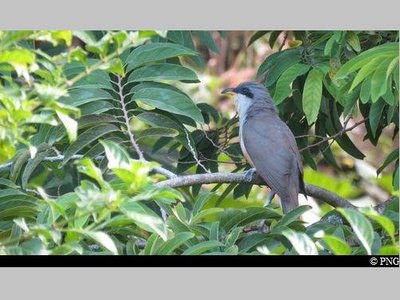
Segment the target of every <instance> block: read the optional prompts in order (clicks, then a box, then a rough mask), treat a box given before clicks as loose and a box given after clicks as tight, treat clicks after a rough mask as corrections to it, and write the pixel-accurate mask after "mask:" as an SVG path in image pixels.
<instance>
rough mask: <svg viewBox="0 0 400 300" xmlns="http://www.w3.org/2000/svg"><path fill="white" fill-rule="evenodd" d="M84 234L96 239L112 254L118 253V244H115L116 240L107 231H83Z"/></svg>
mask: <svg viewBox="0 0 400 300" xmlns="http://www.w3.org/2000/svg"><path fill="white" fill-rule="evenodd" d="M83 234H84V235H86V236H87V237H89V238H91V239H92V240H94V241H95V242H96V243H99V244H100V245H101V246H102V247H104V248H106V249H107V250H109V251H110V252H111V253H112V254H114V255H117V254H118V250H117V246H115V243H114V241H113V240H112V239H111V237H110V236H109V235H108V234H107V233H105V232H101V231H83Z"/></svg>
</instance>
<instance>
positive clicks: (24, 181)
mask: <svg viewBox="0 0 400 300" xmlns="http://www.w3.org/2000/svg"><path fill="white" fill-rule="evenodd" d="M51 154H53V151H52V150H46V151H43V152H39V153H37V154H36V155H35V157H34V158H32V159H30V160H29V161H28V163H27V164H26V167H25V169H24V172H23V174H22V178H21V186H22V188H23V189H25V188H26V187H27V185H28V180H29V178H30V177H31V175H32V173H33V172H34V171H35V169H36V168H37V166H38V165H39V164H40V163H41V162H42V161H43V160H44V159H45V158H46V157H47V156H50V155H51Z"/></svg>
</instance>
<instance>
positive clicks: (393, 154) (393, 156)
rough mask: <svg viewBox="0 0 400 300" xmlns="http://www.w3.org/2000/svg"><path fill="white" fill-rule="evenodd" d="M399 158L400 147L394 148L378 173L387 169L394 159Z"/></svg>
mask: <svg viewBox="0 0 400 300" xmlns="http://www.w3.org/2000/svg"><path fill="white" fill-rule="evenodd" d="M396 159H399V148H397V149H395V150H393V151H392V152H391V153H390V154H389V155H388V156H387V157H386V159H385V161H384V162H383V164H382V166H380V167H379V169H378V170H377V171H376V174H377V175H379V174H380V173H381V172H382V171H383V169H385V168H386V167H387V166H388V165H389V164H390V163H391V162H392V161H394V160H396Z"/></svg>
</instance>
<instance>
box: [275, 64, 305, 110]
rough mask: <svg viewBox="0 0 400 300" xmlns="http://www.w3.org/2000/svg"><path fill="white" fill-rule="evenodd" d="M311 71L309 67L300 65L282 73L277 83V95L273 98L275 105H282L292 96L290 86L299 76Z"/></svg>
mask: <svg viewBox="0 0 400 300" xmlns="http://www.w3.org/2000/svg"><path fill="white" fill-rule="evenodd" d="M309 69H310V66H309V65H305V64H301V63H298V64H295V65H293V66H291V67H290V68H288V69H287V70H285V71H284V72H283V73H282V75H281V77H279V79H278V81H277V82H276V87H275V94H274V97H273V100H274V103H275V105H278V104H280V103H281V102H282V101H283V100H285V99H286V98H287V97H288V96H289V95H290V93H291V92H292V89H291V88H290V84H291V83H292V82H293V81H294V80H295V79H296V78H297V77H298V76H300V75H303V74H305V73H306V72H307V71H308V70H309Z"/></svg>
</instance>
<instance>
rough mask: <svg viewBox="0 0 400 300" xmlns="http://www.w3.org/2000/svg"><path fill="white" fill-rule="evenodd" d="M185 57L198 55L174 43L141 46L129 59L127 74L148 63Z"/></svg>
mask: <svg viewBox="0 0 400 300" xmlns="http://www.w3.org/2000/svg"><path fill="white" fill-rule="evenodd" d="M184 55H197V52H196V51H194V50H192V49H189V48H186V47H184V46H181V45H178V44H172V43H152V44H147V45H141V46H139V47H137V48H136V49H134V50H133V51H132V52H131V53H130V54H129V56H128V57H127V59H126V63H127V64H128V68H127V72H129V71H130V70H132V69H135V68H137V67H139V66H141V65H143V64H145V63H148V62H153V61H160V60H164V59H167V58H171V57H177V56H184Z"/></svg>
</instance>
